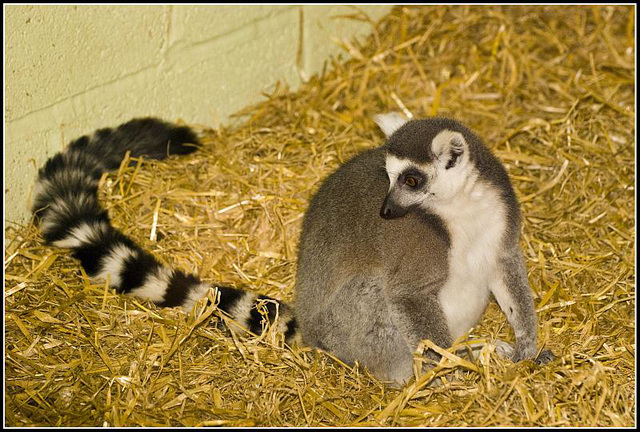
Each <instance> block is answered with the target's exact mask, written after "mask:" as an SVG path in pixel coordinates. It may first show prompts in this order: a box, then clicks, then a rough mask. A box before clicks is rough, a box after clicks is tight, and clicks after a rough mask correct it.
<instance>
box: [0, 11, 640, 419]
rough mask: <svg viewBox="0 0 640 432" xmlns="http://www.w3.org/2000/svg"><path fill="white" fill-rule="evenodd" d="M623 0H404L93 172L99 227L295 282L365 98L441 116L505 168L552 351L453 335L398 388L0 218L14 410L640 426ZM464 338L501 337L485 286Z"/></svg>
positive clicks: (201, 264)
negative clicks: (97, 177)
mask: <svg viewBox="0 0 640 432" xmlns="http://www.w3.org/2000/svg"><path fill="white" fill-rule="evenodd" d="M633 12H634V11H633V9H632V7H629V6H602V7H595V6H594V7H579V6H561V7H552V6H544V7H543V6H535V7H524V6H510V7H508V6H504V7H498V6H490V7H488V6H483V7H469V6H446V7H445V6H422V7H407V8H405V7H396V8H395V9H394V10H393V12H392V13H391V14H390V15H389V16H388V17H386V18H384V19H383V20H382V21H381V22H379V23H372V36H371V37H370V38H369V39H368V40H367V41H366V43H363V44H361V45H359V44H356V43H352V42H348V41H341V42H340V43H341V44H342V45H343V48H344V50H345V51H346V53H348V54H347V55H346V57H349V60H348V61H343V60H341V59H337V60H335V59H334V60H332V61H331V62H330V63H329V64H328V65H327V67H326V68H325V70H324V71H323V73H322V74H321V75H319V76H315V77H313V78H312V79H311V80H310V81H309V82H308V83H306V84H305V85H303V86H302V87H301V88H300V90H299V91H297V92H290V91H288V90H287V89H286V88H284V87H283V86H280V87H278V88H276V89H275V90H274V91H273V92H272V93H271V94H269V95H266V97H265V100H264V102H262V103H259V104H257V105H255V106H251V107H248V108H246V109H245V110H244V111H243V112H241V113H238V116H237V119H236V122H235V124H234V126H232V127H227V128H220V127H213V126H215V125H214V124H213V122H212V124H211V125H202V126H201V125H194V127H196V128H199V129H200V130H201V131H202V132H203V133H204V134H205V136H206V138H205V140H204V141H205V143H206V144H205V146H204V149H203V150H202V151H200V152H198V153H196V154H194V155H192V156H188V157H184V158H175V159H174V158H172V159H170V160H168V161H165V162H149V161H139V163H138V164H136V165H134V166H132V167H129V168H125V167H126V165H127V164H123V167H122V168H121V169H120V170H119V171H118V172H116V173H111V174H109V175H105V176H104V177H103V181H102V186H101V195H102V196H101V199H102V202H103V203H104V204H105V206H106V207H107V208H108V209H109V212H110V215H112V218H113V221H114V224H115V225H116V226H118V227H119V228H121V229H122V230H123V231H124V232H125V233H126V234H127V235H129V236H131V237H132V238H134V239H136V240H137V241H139V242H140V243H141V244H142V245H143V247H145V248H147V249H148V250H150V251H152V252H153V253H154V254H155V255H156V256H157V257H159V258H160V259H161V260H163V261H165V262H166V263H168V264H170V265H172V266H175V267H179V268H182V269H184V270H187V271H191V272H195V273H197V274H199V275H200V276H201V277H202V278H203V279H204V280H207V281H211V282H219V283H226V284H233V285H235V286H239V287H245V288H246V289H249V290H255V291H256V292H258V293H261V294H267V295H270V296H274V297H277V298H280V299H283V300H290V299H291V298H292V295H293V293H292V290H293V285H294V272H295V266H296V262H295V256H296V247H297V238H298V235H299V231H300V225H301V221H302V216H303V213H304V210H305V208H306V206H307V203H308V200H309V198H310V196H311V194H312V193H313V191H314V190H315V189H316V188H317V186H318V184H319V181H320V180H321V179H322V178H324V177H325V176H326V175H328V173H330V172H331V171H332V170H333V169H335V167H336V166H338V165H339V164H340V163H342V162H344V161H345V160H347V159H348V158H349V157H350V156H352V155H354V154H355V153H357V152H358V151H360V150H362V149H366V148H370V147H372V146H376V145H379V144H380V143H381V142H382V140H383V138H382V134H381V133H380V132H379V131H378V130H376V127H375V125H374V123H373V121H372V120H371V115H373V114H376V113H379V112H387V111H391V110H398V111H403V112H405V113H407V114H411V115H413V116H416V117H421V116H427V115H433V114H438V115H444V116H452V117H455V118H457V119H459V120H461V121H462V122H463V123H465V124H467V125H468V126H469V127H471V128H472V129H474V130H475V131H477V132H478V133H479V135H481V136H482V137H484V139H485V141H486V142H487V144H488V145H489V146H490V147H491V148H492V150H493V151H494V152H495V153H496V154H497V155H498V156H499V157H500V158H501V160H502V161H504V163H505V165H506V166H507V169H508V171H509V173H510V175H511V177H512V179H513V182H514V186H515V189H516V191H517V194H518V196H519V197H520V199H521V202H522V210H523V215H524V228H523V235H522V245H523V248H524V251H525V255H526V258H527V265H528V268H529V280H530V282H531V285H532V288H533V290H534V291H535V296H536V305H537V310H538V316H539V330H540V344H543V343H544V344H545V346H546V347H547V348H551V349H552V350H553V351H554V352H555V353H556V354H557V355H558V359H557V360H556V361H555V362H553V363H551V364H550V365H546V366H536V365H535V364H533V363H532V362H521V363H518V364H513V363H511V362H510V361H508V360H503V359H501V358H500V357H498V356H497V355H496V354H495V352H494V351H493V350H492V349H490V348H485V349H484V350H483V351H482V353H481V356H480V358H479V359H477V360H475V361H470V360H468V359H465V358H460V357H457V356H456V355H454V354H451V353H445V354H447V355H446V356H445V357H444V358H443V360H442V361H441V363H440V364H439V365H438V367H436V368H435V369H434V370H433V371H432V372H431V373H430V374H428V375H427V376H418V377H417V379H416V380H415V381H412V382H411V383H410V384H409V385H407V386H406V387H405V388H403V389H391V388H388V387H385V386H383V385H382V384H381V383H379V382H378V381H376V380H375V378H373V377H372V376H370V375H369V374H368V373H367V371H366V370H364V369H362V368H360V367H358V366H356V367H353V368H352V367H348V366H346V365H343V364H342V363H341V362H340V361H338V360H337V359H334V358H332V357H331V356H330V355H328V354H326V353H323V352H320V351H317V350H312V349H309V348H305V347H293V348H291V347H287V346H285V345H284V344H283V342H282V338H281V337H280V336H278V335H277V334H274V333H273V332H267V333H265V334H263V335H262V336H260V337H246V336H245V335H242V334H235V333H234V334H229V333H227V332H225V331H222V330H218V329H217V328H216V325H215V324H216V322H217V321H218V320H220V319H224V318H223V317H221V316H220V314H219V313H218V312H217V311H216V310H215V309H214V308H205V307H204V306H199V307H196V308H195V309H194V311H192V312H191V313H183V312H181V311H179V310H177V309H159V308H156V307H155V306H153V305H152V304H150V303H147V302H144V301H141V300H138V299H135V298H124V297H122V296H118V295H115V294H114V292H113V291H112V290H110V289H109V287H108V286H107V285H105V284H95V283H92V282H91V281H89V280H88V279H87V278H86V276H85V275H83V274H81V273H82V272H81V270H80V266H79V264H78V263H77V262H75V261H74V260H73V259H71V258H70V257H69V256H68V253H67V252H66V251H64V250H59V249H55V248H50V247H45V246H43V245H42V242H41V238H40V237H39V234H38V232H37V230H36V229H35V228H34V227H33V226H32V225H31V224H29V225H26V226H22V225H18V224H14V223H8V228H7V231H6V232H5V315H4V319H5V423H6V425H8V426H43V425H61V426H62V425H64V426H101V425H105V426H126V425H130V426H131V425H139V426H161V425H166V426H193V425H210V426H215V425H217V426H292V425H297V426H303V425H309V426H354V425H358V426H365V425H369V426H370V425H385V426H418V425H421V426H464V425H471V426H507V425H517V426H542V425H546V426H634V425H635V416H636V412H635V403H636V400H635V385H636V384H635V373H636V370H635V313H634V312H635V263H634V262H635V224H634V207H635V197H634V193H635V182H634V176H635V162H634V154H635V126H634V125H635V111H634V88H635V80H634V76H635V69H634V65H635V58H634V43H635V40H634V34H635V29H634V27H633V25H634V16H633ZM338 19H365V20H366V19H367V17H366V16H365V15H364V14H362V13H360V12H358V11H357V10H355V9H354V15H352V16H350V17H341V18H338ZM194 103H197V101H194ZM131 116H132V117H133V116H135V113H134V112H132V113H131ZM87 132H90V131H87ZM470 337H472V338H481V339H494V338H501V339H505V340H513V334H512V331H511V329H510V328H509V326H508V325H507V324H506V320H505V318H504V315H503V314H502V313H501V312H500V310H499V308H498V307H497V306H496V305H495V304H492V305H491V306H490V307H489V310H488V311H487V313H486V315H485V316H484V318H483V319H482V321H481V322H480V324H479V325H478V326H477V327H475V328H474V329H473V330H472V332H471V334H470ZM419 361H420V359H419V357H417V359H416V362H419ZM437 377H439V378H440V380H441V384H440V385H439V386H433V385H430V384H431V382H432V381H433V378H437Z"/></svg>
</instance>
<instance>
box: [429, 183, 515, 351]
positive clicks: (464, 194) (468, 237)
mask: <svg viewBox="0 0 640 432" xmlns="http://www.w3.org/2000/svg"><path fill="white" fill-rule="evenodd" d="M473 177H476V176H473ZM473 177H472V178H471V180H474V181H472V182H471V184H470V185H469V187H468V188H465V190H463V191H461V193H460V194H459V195H458V196H457V197H456V199H453V200H450V201H448V202H445V203H438V204H437V205H435V206H433V207H432V211H434V212H435V213H437V214H438V215H439V216H440V217H441V218H442V219H443V220H444V223H445V224H446V226H447V229H448V231H449V236H450V241H451V249H450V250H449V276H448V278H447V282H446V283H445V285H444V286H443V287H442V289H441V290H440V293H439V300H440V306H441V307H442V310H443V312H444V314H445V316H446V318H447V321H448V324H449V330H450V332H451V336H452V337H453V338H454V339H455V338H458V337H460V336H461V335H463V334H464V333H466V332H467V331H469V329H470V328H471V327H473V326H474V325H475V324H476V323H477V322H478V320H479V318H480V316H481V315H482V313H483V312H484V310H485V308H486V306H487V303H488V301H489V295H490V288H491V287H492V286H493V285H494V281H495V280H496V278H498V277H499V274H498V269H497V259H498V254H499V252H500V248H501V245H502V239H503V235H504V232H505V229H506V214H505V213H506V212H505V207H504V204H503V203H502V202H501V200H500V197H499V195H498V191H497V190H495V189H494V188H492V187H490V186H489V185H487V184H485V183H483V182H481V181H477V180H475V178H473Z"/></svg>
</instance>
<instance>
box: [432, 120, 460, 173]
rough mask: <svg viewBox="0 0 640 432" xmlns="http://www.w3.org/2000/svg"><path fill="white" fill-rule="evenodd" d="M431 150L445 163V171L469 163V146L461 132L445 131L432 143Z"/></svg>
mask: <svg viewBox="0 0 640 432" xmlns="http://www.w3.org/2000/svg"><path fill="white" fill-rule="evenodd" d="M431 149H432V150H433V154H434V155H436V158H438V159H440V160H442V161H443V162H444V163H445V166H444V167H445V169H451V168H453V167H455V166H459V165H463V164H465V163H467V161H468V160H469V158H468V157H467V154H468V153H469V145H468V144H467V141H466V140H465V139H464V136H462V134H461V133H459V132H453V131H450V130H446V129H445V130H443V131H442V132H440V133H439V134H438V135H436V136H435V138H434V139H433V141H432V142H431Z"/></svg>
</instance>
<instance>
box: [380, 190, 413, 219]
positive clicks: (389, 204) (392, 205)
mask: <svg viewBox="0 0 640 432" xmlns="http://www.w3.org/2000/svg"><path fill="white" fill-rule="evenodd" d="M393 195H394V194H393V190H392V191H390V192H389V193H388V194H387V197H386V198H385V199H384V202H383V203H382V208H381V209H380V216H381V217H383V218H384V219H396V218H399V217H402V216H404V215H406V214H407V213H408V212H409V210H410V209H411V207H404V206H401V205H400V204H398V203H397V202H396V200H395V199H394V196H393Z"/></svg>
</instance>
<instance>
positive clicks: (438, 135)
mask: <svg viewBox="0 0 640 432" xmlns="http://www.w3.org/2000/svg"><path fill="white" fill-rule="evenodd" d="M375 120H376V122H377V123H378V125H379V126H380V127H381V129H382V130H383V132H384V133H385V135H386V136H387V141H386V143H385V144H384V145H383V146H381V147H378V148H375V149H371V150H368V151H365V152H363V153H361V154H359V155H357V156H355V157H354V158H353V159H351V160H350V161H349V162H347V163H345V164H343V165H342V166H341V167H339V168H338V169H337V170H336V171H335V172H333V174H331V175H330V176H329V177H328V178H327V179H326V180H325V181H324V182H323V183H322V185H321V186H320V188H319V190H318V191H317V193H316V194H315V195H314V196H313V198H312V200H311V203H310V205H309V208H308V210H307V212H306V214H305V217H304V220H303V225H302V232H301V236H300V244H299V255H298V270H297V280H296V288H295V301H294V305H293V307H292V306H290V305H287V304H285V303H279V304H277V303H276V301H273V299H270V298H268V297H266V296H259V295H258V296H256V295H254V294H250V293H248V292H246V291H242V290H238V289H235V288H229V287H222V286H215V288H216V290H217V294H218V296H219V303H218V307H219V308H220V309H221V310H223V311H225V312H226V313H228V314H229V315H231V317H232V318H234V320H235V321H236V322H237V323H239V324H240V325H241V326H244V327H245V328H247V329H249V330H250V331H252V332H253V333H256V334H259V333H260V332H261V329H262V321H263V315H262V314H261V313H260V312H259V308H258V306H257V305H258V304H262V305H263V306H265V307H266V308H267V315H268V318H269V320H270V321H271V322H273V320H274V318H275V316H276V313H279V316H280V319H279V320H277V322H278V331H281V332H283V333H285V340H286V341H287V342H290V341H292V340H293V339H294V338H296V337H301V339H302V341H303V342H304V343H305V344H308V345H311V346H314V347H318V348H321V349H325V350H328V351H330V352H332V353H333V354H335V355H336V356H337V357H339V358H341V359H342V360H344V361H346V362H348V363H353V362H354V361H359V362H360V363H362V364H364V365H365V366H367V367H368V368H369V370H370V371H371V372H372V373H373V374H374V375H376V376H377V377H379V378H380V379H382V380H390V381H393V382H396V383H402V382H405V381H407V380H408V379H409V378H410V377H411V376H412V353H413V351H414V350H415V348H416V347H417V346H418V344H419V342H420V341H421V340H422V339H427V338H428V339H431V340H432V341H433V342H435V343H436V344H437V345H439V346H442V347H448V346H450V345H451V343H452V342H453V341H454V340H455V339H456V338H458V337H459V336H461V335H462V334H464V333H465V332H467V331H468V330H469V329H470V328H471V327H472V326H474V325H475V324H476V323H477V321H478V320H479V318H480V316H481V315H482V313H483V312H484V310H485V308H486V306H487V304H488V302H489V300H490V296H491V295H493V296H494V297H495V298H496V300H497V301H498V304H499V305H500V307H501V308H502V310H503V311H504V312H505V314H506V316H507V319H508V321H509V323H510V324H511V326H512V327H513V328H514V331H515V336H516V344H515V350H514V352H513V355H512V359H513V360H514V361H519V360H522V359H526V358H534V357H535V355H536V351H537V348H536V344H537V328H536V315H535V311H534V307H533V298H532V295H531V291H530V288H529V285H528V282H527V273H526V267H525V264H524V259H523V255H522V252H521V249H520V246H519V242H518V237H519V231H520V213H519V208H518V202H517V200H516V197H515V194H514V192H513V189H512V187H511V183H510V181H509V177H508V175H507V173H506V171H505V169H504V167H503V166H502V164H501V163H500V162H499V161H498V159H497V158H496V157H495V156H493V155H492V154H491V152H490V151H489V150H488V149H487V148H486V147H485V145H484V144H483V143H482V141H481V140H480V139H479V138H478V137H477V136H476V135H474V134H473V133H472V132H471V131H469V130H468V129H467V128H465V127H464V126H462V125H461V124H460V123H458V122H456V121H453V120H449V119H445V118H428V119H423V120H412V121H407V120H405V119H403V118H402V117H400V116H399V115H397V114H386V115H381V116H377V117H376V118H375ZM197 146H198V139H197V137H196V135H195V134H194V133H193V132H192V131H191V130H190V129H189V128H187V127H177V126H175V125H172V124H169V123H165V122H163V121H161V120H157V119H153V118H146V119H137V120H132V121H130V122H128V123H126V124H124V125H122V126H120V127H118V128H116V129H101V130H99V131H97V132H96V133H94V134H93V135H92V136H90V137H89V136H85V137H82V138H80V139H78V140H75V141H73V142H72V143H71V144H70V145H69V146H68V147H67V149H66V150H65V151H63V152H61V153H58V154H57V155H55V156H54V157H52V158H51V159H50V160H49V161H48V162H47V163H46V164H45V166H44V167H43V168H41V169H40V171H39V177H38V182H37V188H36V194H35V196H36V198H35V204H34V207H33V208H34V212H35V213H36V215H37V218H38V219H39V220H40V226H41V230H42V233H43V235H44V238H45V240H46V241H47V242H48V243H50V244H53V245H56V246H60V247H65V248H70V249H71V250H72V251H73V254H74V256H75V257H76V258H78V259H79V260H80V262H81V264H82V266H83V267H84V269H85V270H86V272H87V274H88V275H89V276H91V277H94V278H101V279H104V278H106V277H107V275H109V277H110V283H111V286H113V287H115V288H116V290H117V291H118V292H122V293H127V294H132V295H136V296H139V297H143V298H147V299H150V300H152V301H153V302H155V303H156V304H158V305H159V306H182V307H183V308H187V309H188V308H190V307H191V306H193V304H194V303H195V302H196V301H197V300H198V299H199V298H201V297H202V296H204V295H205V294H206V293H207V291H208V290H209V288H211V287H213V285H210V284H207V283H204V282H202V281H201V280H200V279H198V278H197V277H196V276H193V275H189V274H185V273H184V272H182V271H180V270H174V269H169V268H167V267H165V266H163V265H162V264H160V263H159V262H158V261H157V260H156V259H155V258H154V257H153V256H152V255H151V254H149V253H147V252H145V251H144V250H142V249H141V248H140V247H139V246H138V245H137V244H136V243H135V242H134V241H133V240H131V239H129V238H128V237H126V236H125V235H123V234H122V233H120V232H119V231H118V230H117V229H116V228H114V227H113V226H112V225H111V223H110V220H109V217H108V215H107V213H106V211H105V210H104V209H103V208H102V207H101V206H100V204H99V203H98V200H97V184H98V180H99V178H100V176H101V174H102V173H103V172H105V171H109V170H113V169H115V168H117V167H118V166H119V165H120V163H121V161H122V159H123V158H124V156H125V154H126V152H127V151H131V156H134V157H138V156H148V157H151V158H156V159H163V158H164V157H166V156H167V155H169V154H187V153H191V152H192V151H194V150H196V148H197ZM265 300H269V301H266V302H265ZM545 355H546V356H547V357H546V358H545V359H544V360H545V361H546V360H549V359H550V358H551V357H550V356H551V353H550V352H545Z"/></svg>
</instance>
